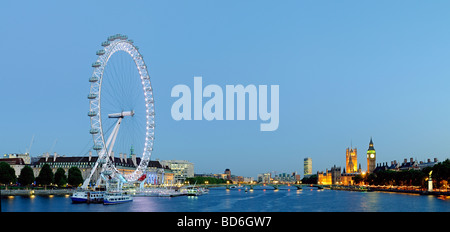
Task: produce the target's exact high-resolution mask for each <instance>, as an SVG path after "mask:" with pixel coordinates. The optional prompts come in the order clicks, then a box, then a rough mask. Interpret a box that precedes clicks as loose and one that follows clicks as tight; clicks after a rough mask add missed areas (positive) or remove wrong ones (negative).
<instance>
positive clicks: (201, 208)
mask: <svg viewBox="0 0 450 232" xmlns="http://www.w3.org/2000/svg"><path fill="white" fill-rule="evenodd" d="M1 211H4V212H71V211H78V212H91V211H92V212H131V211H134V212H246V211H252V212H258V211H260V212H276V211H281V212H316V211H323V212H443V211H447V212H450V200H449V198H443V197H435V196H420V195H406V194H396V193H383V192H349V191H335V190H326V189H325V190H317V189H316V188H303V189H295V191H293V189H278V190H274V189H271V188H267V189H266V188H259V189H258V188H255V189H254V191H252V190H251V189H249V191H247V192H246V191H238V190H237V189H231V190H225V188H222V189H211V190H210V191H209V193H208V194H205V195H201V196H197V197H194V196H189V197H188V196H179V197H134V199H133V202H130V203H125V204H119V205H113V206H105V205H103V204H72V203H71V199H70V197H67V196H56V195H55V196H53V197H44V196H34V197H17V196H16V197H3V198H2V199H1Z"/></svg>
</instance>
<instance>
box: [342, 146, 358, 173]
mask: <svg viewBox="0 0 450 232" xmlns="http://www.w3.org/2000/svg"><path fill="white" fill-rule="evenodd" d="M345 158H346V159H345V169H346V172H347V173H354V172H357V167H358V166H357V165H358V154H357V152H356V147H355V148H350V149H349V148H348V147H347V150H346V152H345Z"/></svg>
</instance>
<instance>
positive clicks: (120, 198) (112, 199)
mask: <svg viewBox="0 0 450 232" xmlns="http://www.w3.org/2000/svg"><path fill="white" fill-rule="evenodd" d="M130 201H133V197H132V196H131V195H129V194H127V193H126V192H122V191H117V192H106V193H105V195H104V199H103V204H105V205H112V204H119V203H125V202H130Z"/></svg>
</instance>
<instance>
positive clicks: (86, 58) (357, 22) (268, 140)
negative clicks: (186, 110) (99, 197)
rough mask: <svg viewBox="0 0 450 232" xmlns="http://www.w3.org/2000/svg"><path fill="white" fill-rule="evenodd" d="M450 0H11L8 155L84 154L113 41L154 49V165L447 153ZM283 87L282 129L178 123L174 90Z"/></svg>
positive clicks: (204, 168) (210, 168) (6, 6)
mask: <svg viewBox="0 0 450 232" xmlns="http://www.w3.org/2000/svg"><path fill="white" fill-rule="evenodd" d="M448 9H450V2H449V1H431V2H430V1H411V0H408V1H356V0H355V1H210V0H204V1H196V0H195V1H129V2H124V1H71V2H67V1H63V2H61V1H5V2H3V3H2V7H1V8H0V32H1V33H0V41H1V43H0V67H1V68H0V109H1V113H0V115H1V116H0V119H1V120H0V153H19V152H25V150H26V149H27V147H28V146H29V143H30V140H31V138H32V136H33V135H35V141H34V144H33V146H32V148H31V154H32V155H33V156H38V155H42V154H43V153H44V152H47V151H49V150H50V149H51V148H52V145H53V143H54V141H55V140H57V143H56V145H55V147H54V148H53V151H56V152H57V153H59V154H61V155H83V154H85V153H86V151H87V150H88V148H86V144H89V142H90V141H91V139H92V137H91V136H90V134H89V133H88V131H89V127H90V124H89V118H88V117H87V111H88V109H89V102H88V100H87V98H86V96H87V94H88V93H89V86H90V85H89V82H88V78H89V77H90V76H91V74H92V68H91V66H90V65H91V63H92V62H94V61H95V60H96V55H95V51H96V50H98V49H100V48H101V46H100V44H101V42H102V41H104V40H105V39H106V38H107V36H109V35H113V34H116V33H121V34H126V35H128V36H129V38H131V39H133V40H134V41H135V44H136V45H137V46H139V47H140V51H141V53H142V54H143V55H144V59H145V62H146V63H147V65H148V66H149V72H150V75H151V77H152V85H153V87H154V94H155V98H156V124H157V128H156V141H155V147H154V154H153V156H152V158H153V159H156V158H159V159H183V160H189V161H191V162H193V163H194V164H195V172H196V173H222V172H223V171H224V170H225V169H226V168H230V169H231V172H232V174H236V175H244V176H254V177H256V175H257V174H258V173H263V172H269V171H276V172H277V173H281V172H293V171H297V172H299V173H302V172H303V159H304V158H305V157H311V158H312V160H313V171H314V172H316V171H322V170H325V169H326V168H330V167H331V166H333V165H337V166H342V167H344V166H345V149H346V148H347V147H348V146H350V144H351V143H352V144H353V146H356V147H357V148H358V151H359V152H358V163H361V164H362V167H363V169H365V168H366V160H365V153H366V151H367V148H368V144H369V140H370V136H372V137H373V141H374V144H375V149H376V151H377V162H390V161H392V160H397V161H402V160H403V159H404V158H408V159H409V158H410V157H413V158H415V159H418V160H419V161H421V160H426V159H427V158H434V157H437V158H438V159H439V160H440V161H443V160H444V159H445V158H450V151H449V150H450V149H449V148H450V143H449V141H450V121H449V119H450V117H449V113H450V110H449V106H450V91H449V90H450V30H449V25H450V16H449V14H448ZM200 75H201V76H203V84H204V85H207V84H217V85H219V86H222V87H223V88H225V85H227V84H228V85H236V84H243V85H248V84H254V85H279V86H280V123H279V127H278V130H277V131H274V132H261V131H259V124H260V121H248V120H246V121H212V122H209V121H206V120H202V121H175V120H173V119H172V117H171V114H170V108H171V106H172V103H173V102H174V101H175V100H176V99H174V98H171V97H170V92H171V89H172V87H173V86H175V85H177V84H186V85H188V86H191V87H193V77H194V76H200Z"/></svg>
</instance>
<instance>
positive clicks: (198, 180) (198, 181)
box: [185, 176, 227, 184]
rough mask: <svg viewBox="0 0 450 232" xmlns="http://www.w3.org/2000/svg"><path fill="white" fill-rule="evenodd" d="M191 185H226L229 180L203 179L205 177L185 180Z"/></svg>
mask: <svg viewBox="0 0 450 232" xmlns="http://www.w3.org/2000/svg"><path fill="white" fill-rule="evenodd" d="M185 181H186V182H187V183H189V184H205V183H208V184H226V183H227V180H225V179H219V178H215V177H203V176H196V177H188V178H186V180H185Z"/></svg>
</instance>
